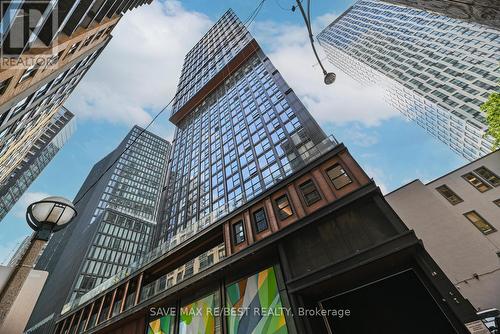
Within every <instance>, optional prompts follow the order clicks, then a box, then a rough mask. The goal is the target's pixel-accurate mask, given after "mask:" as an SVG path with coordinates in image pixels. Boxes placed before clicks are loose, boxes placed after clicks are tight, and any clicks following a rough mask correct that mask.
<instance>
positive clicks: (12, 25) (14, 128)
mask: <svg viewBox="0 0 500 334" xmlns="http://www.w3.org/2000/svg"><path fill="white" fill-rule="evenodd" d="M146 2H147V3H150V2H151V1H126V0H120V1H113V0H97V1H84V0H81V1H52V2H51V1H29V0H27V1H2V2H1V6H0V7H1V8H0V9H1V14H2V17H1V21H0V38H1V44H2V48H1V54H0V58H1V63H0V182H1V181H4V180H5V179H7V178H8V177H9V176H10V174H11V173H12V172H13V171H14V170H15V169H16V168H18V167H19V164H22V160H23V159H24V157H25V156H26V154H27V153H28V151H29V150H30V149H31V146H32V145H33V143H34V142H35V141H36V140H37V139H38V138H39V137H40V136H41V135H42V134H43V133H44V132H45V131H46V130H47V127H48V126H50V124H51V123H53V122H54V120H55V119H56V118H57V117H58V116H57V113H58V112H59V109H60V107H61V106H62V105H63V103H64V101H65V100H66V99H67V98H68V96H69V95H70V94H71V92H72V91H73V90H74V89H75V87H76V85H77V84H78V83H79V82H80V80H81V79H82V77H83V76H84V75H85V73H87V71H88V70H89V68H90V67H91V66H92V64H93V63H94V62H95V60H96V59H97V57H98V56H99V54H100V53H101V52H102V50H103V49H104V48H105V47H106V45H107V44H108V43H109V41H110V39H111V37H112V36H111V32H112V30H113V29H114V27H115V26H116V24H117V23H118V21H119V20H120V18H121V17H122V14H123V13H124V12H125V11H127V10H129V9H133V8H135V7H137V6H139V5H142V4H144V3H146Z"/></svg>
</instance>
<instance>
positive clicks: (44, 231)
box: [0, 197, 77, 328]
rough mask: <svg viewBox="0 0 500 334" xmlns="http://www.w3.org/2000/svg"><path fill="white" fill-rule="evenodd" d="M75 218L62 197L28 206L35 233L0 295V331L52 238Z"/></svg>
mask: <svg viewBox="0 0 500 334" xmlns="http://www.w3.org/2000/svg"><path fill="white" fill-rule="evenodd" d="M76 215H77V212H76V210H75V206H74V205H73V203H71V201H69V200H67V199H65V198H62V197H47V198H44V199H43V200H41V201H38V202H35V203H32V204H31V205H30V206H28V208H27V210H26V220H27V222H28V225H29V226H30V227H31V228H32V229H33V230H34V231H35V233H33V237H32V239H31V241H30V244H29V246H28V248H27V249H26V251H25V252H24V254H23V256H22V257H21V260H20V261H19V263H18V264H17V265H16V266H15V268H14V270H13V272H12V274H11V275H10V276H9V279H8V281H7V283H6V284H5V286H4V289H3V290H2V291H1V292H0V328H1V327H2V325H3V323H4V321H5V318H6V317H7V314H8V313H9V311H10V309H11V307H12V305H13V304H14V301H15V300H16V298H17V296H18V294H19V291H20V290H21V288H22V287H23V284H24V282H25V281H26V278H27V277H28V275H29V273H30V272H31V269H32V268H33V266H34V265H35V263H36V261H37V259H38V255H39V254H40V252H41V251H42V249H43V247H44V245H45V243H46V242H47V241H48V240H49V238H50V236H51V234H52V233H54V232H57V231H59V230H61V229H63V228H64V227H66V226H67V225H68V223H70V222H71V220H73V218H75V216H76Z"/></svg>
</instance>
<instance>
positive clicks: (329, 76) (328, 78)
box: [292, 0, 337, 85]
mask: <svg viewBox="0 0 500 334" xmlns="http://www.w3.org/2000/svg"><path fill="white" fill-rule="evenodd" d="M296 1H297V7H299V10H300V13H301V14H302V17H303V18H304V22H305V24H306V27H307V32H308V33H309V41H310V42H311V47H312V50H313V52H314V56H315V57H316V59H317V60H318V64H319V66H320V67H321V70H322V71H323V76H324V82H325V85H331V84H332V83H334V82H335V79H336V77H337V76H336V75H335V73H333V72H327V71H326V69H325V67H324V66H323V63H322V62H321V59H319V56H318V52H317V51H316V47H315V46H314V35H313V32H312V28H311V15H310V10H311V3H310V1H307V15H306V12H305V10H304V7H302V0H296ZM292 11H295V6H293V7H292Z"/></svg>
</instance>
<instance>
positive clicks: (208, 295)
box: [55, 11, 482, 334]
mask: <svg viewBox="0 0 500 334" xmlns="http://www.w3.org/2000/svg"><path fill="white" fill-rule="evenodd" d="M170 119H171V121H172V122H173V123H174V124H175V125H176V127H177V132H176V134H175V140H174V143H173V150H172V154H171V168H170V174H169V176H168V178H169V182H168V185H167V188H166V189H165V192H164V195H163V197H162V201H163V203H162V205H163V207H164V208H165V209H164V210H163V212H162V215H161V216H160V218H159V222H160V223H161V224H162V225H163V226H164V228H163V229H162V230H160V236H161V237H162V238H160V240H163V242H161V243H160V244H159V246H158V247H156V248H155V249H153V250H152V251H151V252H150V253H149V254H147V255H146V256H145V257H143V258H141V259H140V260H139V261H137V262H136V263H134V264H133V265H132V266H130V267H129V268H127V269H125V270H123V271H122V272H120V273H118V274H117V275H115V276H114V277H112V278H110V279H109V280H108V281H106V282H104V283H103V284H101V285H100V286H96V287H95V288H94V289H93V290H91V291H89V292H88V293H86V294H85V295H83V296H81V297H80V298H77V299H74V300H72V301H71V302H70V303H68V304H67V305H66V306H65V307H64V309H63V311H62V315H61V316H60V318H59V319H58V320H57V327H56V330H55V333H57V334H59V333H106V334H115V333H116V334H118V333H120V334H124V333H134V334H136V333H148V334H149V333H162V334H172V333H179V334H187V333H210V334H211V333H231V334H233V333H239V334H250V333H266V334H270V333H282V334H284V333H327V332H330V333H331V332H333V331H332V328H334V332H335V333H336V334H343V333H353V332H356V333H357V334H360V333H361V334H372V333H374V332H380V333H386V334H400V333H409V334H421V333H466V332H467V327H470V328H472V327H471V326H479V327H481V326H482V325H481V323H477V322H475V321H476V319H477V316H475V312H474V309H473V307H472V306H471V305H470V303H469V302H468V301H467V300H465V299H464V298H463V297H462V296H461V295H460V293H459V292H458V291H457V289H456V288H455V287H454V286H453V284H452V283H451V282H450V281H449V280H448V279H447V278H446V276H445V275H444V274H443V272H442V271H441V270H440V269H439V267H438V266H437V265H436V263H435V262H434V261H433V260H432V258H431V257H430V256H429V255H428V254H427V252H426V251H425V249H424V248H423V246H422V243H421V242H419V240H418V239H417V238H416V237H415V235H414V234H413V232H412V231H409V230H408V229H407V227H406V226H405V225H404V224H403V222H402V221H401V220H400V219H399V217H398V216H397V215H396V214H395V213H394V211H392V209H391V208H390V206H389V205H388V204H387V202H386V201H385V200H384V198H383V196H382V194H381V192H380V190H379V189H378V188H377V186H376V185H375V184H374V182H373V181H372V180H370V179H369V177H368V176H367V175H366V174H365V172H364V171H363V170H362V169H361V168H360V166H359V165H358V164H357V163H356V161H355V160H354V159H353V158H352V157H351V155H350V154H349V152H348V150H347V149H346V147H345V146H344V145H342V144H339V143H337V142H336V141H335V139H334V138H333V137H326V136H325V134H324V133H323V131H321V129H320V128H319V126H318V124H316V122H314V120H313V118H312V117H311V115H310V114H309V113H308V111H307V110H306V109H305V107H304V106H303V105H302V103H300V101H299V100H298V98H297V96H296V95H295V93H294V92H293V90H292V89H291V88H290V87H289V86H288V85H287V84H286V83H285V81H284V80H283V78H282V76H281V75H280V73H279V72H278V70H276V69H275V68H274V66H273V65H272V64H271V62H270V60H269V59H268V58H267V57H266V55H265V54H264V53H263V51H262V50H261V48H260V46H259V45H258V43H257V42H256V41H255V40H254V39H253V37H252V36H251V35H250V34H249V33H248V32H247V30H246V28H245V27H244V26H243V24H242V23H241V22H240V21H239V20H238V18H237V17H236V16H235V14H234V13H233V12H232V11H228V12H227V13H226V14H224V15H223V16H222V18H221V19H220V20H218V21H217V23H216V24H215V25H214V27H212V28H211V29H210V30H209V32H208V33H207V34H206V35H205V36H204V37H203V38H202V39H201V41H200V42H199V43H198V44H197V45H196V46H195V47H194V49H193V50H192V51H191V52H190V53H189V54H188V55H187V56H186V61H185V65H184V69H183V74H182V77H181V80H180V84H179V90H178V95H177V99H176V103H175V105H174V109H173V113H172V115H171V118H170ZM382 303H383V307H381V304H382Z"/></svg>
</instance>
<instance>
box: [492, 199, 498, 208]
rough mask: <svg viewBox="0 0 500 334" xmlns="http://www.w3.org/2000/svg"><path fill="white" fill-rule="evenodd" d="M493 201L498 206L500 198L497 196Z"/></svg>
mask: <svg viewBox="0 0 500 334" xmlns="http://www.w3.org/2000/svg"><path fill="white" fill-rule="evenodd" d="M493 203H495V204H496V206H498V207H500V198H497V199H496V200H494V201H493Z"/></svg>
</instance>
